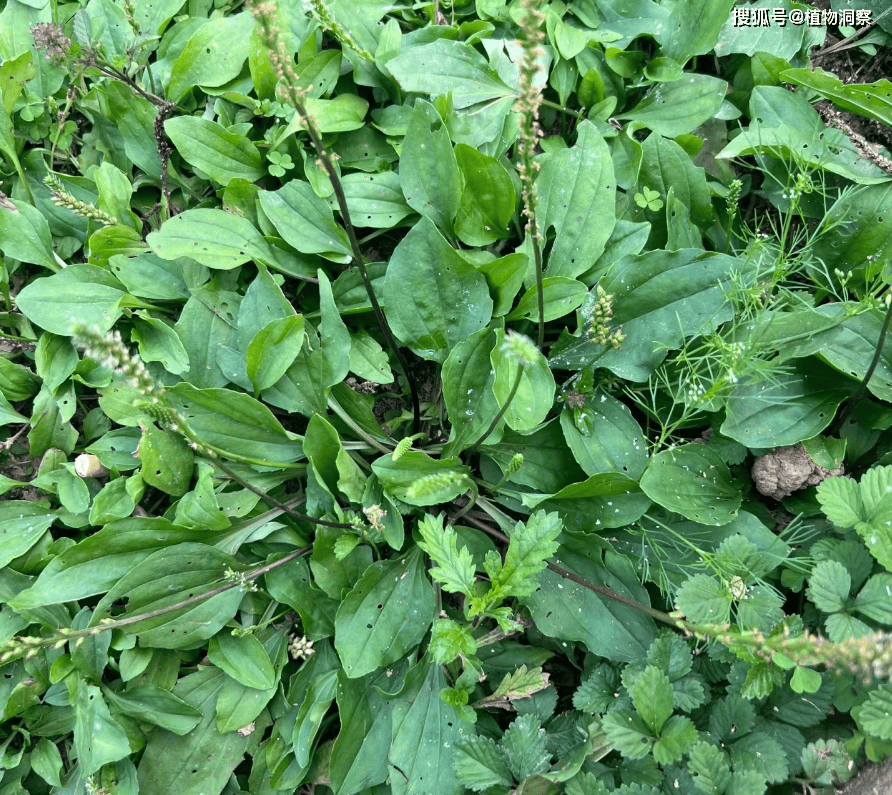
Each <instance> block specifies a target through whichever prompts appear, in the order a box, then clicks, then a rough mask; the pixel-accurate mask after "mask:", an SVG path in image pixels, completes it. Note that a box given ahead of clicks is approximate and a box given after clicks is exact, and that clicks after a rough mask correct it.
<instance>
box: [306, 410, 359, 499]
mask: <svg viewBox="0 0 892 795" xmlns="http://www.w3.org/2000/svg"><path fill="white" fill-rule="evenodd" d="M304 452H305V454H306V456H307V459H308V460H309V461H310V463H311V464H312V465H313V467H314V468H315V470H316V472H317V473H318V474H319V476H320V477H321V478H322V480H323V481H324V482H325V485H326V486H327V487H328V490H329V491H330V492H331V493H332V494H336V493H338V492H340V493H341V494H343V495H344V496H345V497H346V498H347V499H348V500H350V502H354V503H358V502H362V495H363V490H364V488H365V483H366V477H365V475H364V474H363V472H362V470H361V469H360V468H359V465H358V464H357V463H356V462H355V461H354V460H353V459H352V458H351V457H350V454H349V453H348V452H347V451H346V450H344V446H343V444H342V443H341V439H340V437H339V436H338V433H337V431H336V430H335V429H334V427H333V426H332V424H331V423H330V422H328V420H326V419H325V418H324V417H322V416H321V415H319V414H316V415H314V416H313V417H311V418H310V422H309V425H307V432H306V435H305V436H304Z"/></svg>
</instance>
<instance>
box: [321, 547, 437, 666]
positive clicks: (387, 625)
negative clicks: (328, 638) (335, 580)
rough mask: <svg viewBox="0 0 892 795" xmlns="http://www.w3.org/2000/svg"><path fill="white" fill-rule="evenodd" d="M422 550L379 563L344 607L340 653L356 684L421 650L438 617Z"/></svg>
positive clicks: (337, 624) (340, 610)
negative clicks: (360, 678)
mask: <svg viewBox="0 0 892 795" xmlns="http://www.w3.org/2000/svg"><path fill="white" fill-rule="evenodd" d="M421 561H422V555H421V551H420V550H413V551H411V552H410V553H409V554H408V555H405V556H403V557H402V558H396V559H393V560H386V561H378V562H377V563H373V564H372V565H371V566H370V567H369V568H368V570H367V571H366V573H365V574H364V575H363V576H362V577H361V578H360V580H359V582H358V583H356V585H355V586H354V588H353V589H352V590H351V591H350V593H349V594H347V596H346V597H345V599H344V601H343V602H341V606H340V607H339V608H338V614H337V617H336V619H335V648H336V649H337V652H338V654H339V656H340V658H341V661H342V663H343V665H344V672H345V673H346V674H347V676H349V677H350V678H351V679H356V678H358V677H360V676H365V675H366V674H368V673H371V672H372V671H374V670H375V669H377V668H383V667H385V666H387V665H389V664H390V663H393V662H396V661H397V660H398V659H399V658H400V657H402V656H403V655H404V654H405V653H406V652H407V651H409V650H410V649H412V648H414V647H415V645H416V644H418V643H419V642H420V641H421V639H422V637H424V634H425V633H426V632H427V630H428V629H429V628H430V625H431V621H432V620H433V616H434V592H433V588H432V587H431V584H430V583H429V582H428V580H427V577H426V576H425V573H424V566H423V565H422V562H421Z"/></svg>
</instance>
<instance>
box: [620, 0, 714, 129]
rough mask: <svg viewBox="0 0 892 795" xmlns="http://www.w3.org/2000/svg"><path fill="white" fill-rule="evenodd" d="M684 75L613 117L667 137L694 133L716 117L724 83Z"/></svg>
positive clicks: (706, 76) (652, 91)
mask: <svg viewBox="0 0 892 795" xmlns="http://www.w3.org/2000/svg"><path fill="white" fill-rule="evenodd" d="M700 1H701V2H717V1H719V0H700ZM723 1H724V2H727V0H723ZM679 7H681V6H679ZM722 21H724V19H723V20H722ZM692 27H696V26H692ZM676 60H678V59H676ZM688 74H690V77H688V78H687V79H682V80H677V81H675V82H674V83H659V84H657V85H656V86H654V88H652V89H651V90H650V91H649V92H648V93H647V95H646V96H645V97H644V99H642V100H641V102H639V103H638V104H637V105H636V106H635V107H634V108H632V109H631V110H628V111H626V112H625V113H620V114H619V115H618V116H617V118H618V119H628V120H629V121H630V122H632V123H633V124H634V125H635V126H637V127H647V128H648V129H650V130H653V131H654V132H655V133H658V134H659V135H664V136H666V137H667V138H675V137H677V136H679V135H686V134H687V133H689V132H691V131H692V130H695V129H696V128H697V127H699V126H700V125H701V124H703V123H704V122H705V121H707V120H708V119H710V118H712V117H713V116H714V115H715V114H716V112H717V111H718V109H719V107H720V106H721V104H722V102H723V101H724V99H725V92H726V91H727V90H728V84H727V83H726V82H725V81H724V80H720V79H719V78H717V77H712V76H711V75H704V74H695V73H688Z"/></svg>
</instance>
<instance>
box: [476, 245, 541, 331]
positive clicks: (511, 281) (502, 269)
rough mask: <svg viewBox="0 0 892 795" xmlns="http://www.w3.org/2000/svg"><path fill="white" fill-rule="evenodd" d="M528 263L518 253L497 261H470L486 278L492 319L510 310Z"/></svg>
mask: <svg viewBox="0 0 892 795" xmlns="http://www.w3.org/2000/svg"><path fill="white" fill-rule="evenodd" d="M469 253H470V252H466V253H465V255H464V256H465V259H469V257H468V254H469ZM529 262H530V259H529V257H528V256H527V255H526V254H519V253H514V254H508V255H507V256H504V257H498V258H497V259H484V261H483V262H478V261H476V259H475V260H471V264H472V265H474V267H475V268H477V270H478V271H479V272H480V273H482V274H483V275H484V276H485V277H486V283H487V284H488V285H489V292H490V295H491V296H492V299H493V302H494V303H495V307H494V308H493V316H494V317H501V316H502V315H504V314H507V313H508V311H509V310H510V309H511V307H512V305H513V304H514V298H515V296H516V295H517V291H518V290H520V288H521V286H522V285H523V276H524V273H526V271H527V266H528V265H529Z"/></svg>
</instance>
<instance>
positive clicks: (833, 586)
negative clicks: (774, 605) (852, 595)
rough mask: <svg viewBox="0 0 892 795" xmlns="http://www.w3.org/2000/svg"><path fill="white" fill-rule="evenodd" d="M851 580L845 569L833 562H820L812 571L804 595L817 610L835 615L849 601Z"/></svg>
mask: <svg viewBox="0 0 892 795" xmlns="http://www.w3.org/2000/svg"><path fill="white" fill-rule="evenodd" d="M851 588H852V578H851V576H850V575H849V573H848V571H846V567H845V566H843V565H842V563H839V562H837V561H835V560H822V561H820V562H819V563H818V564H817V565H816V566H815V567H814V569H813V570H812V573H811V577H810V578H809V585H808V589H807V590H806V592H805V593H806V595H807V596H808V598H809V599H811V601H812V602H814V604H815V607H817V608H818V610H822V611H823V612H825V613H836V612H838V611H840V610H843V609H845V606H846V604H847V603H848V601H849V591H850V590H851Z"/></svg>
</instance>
